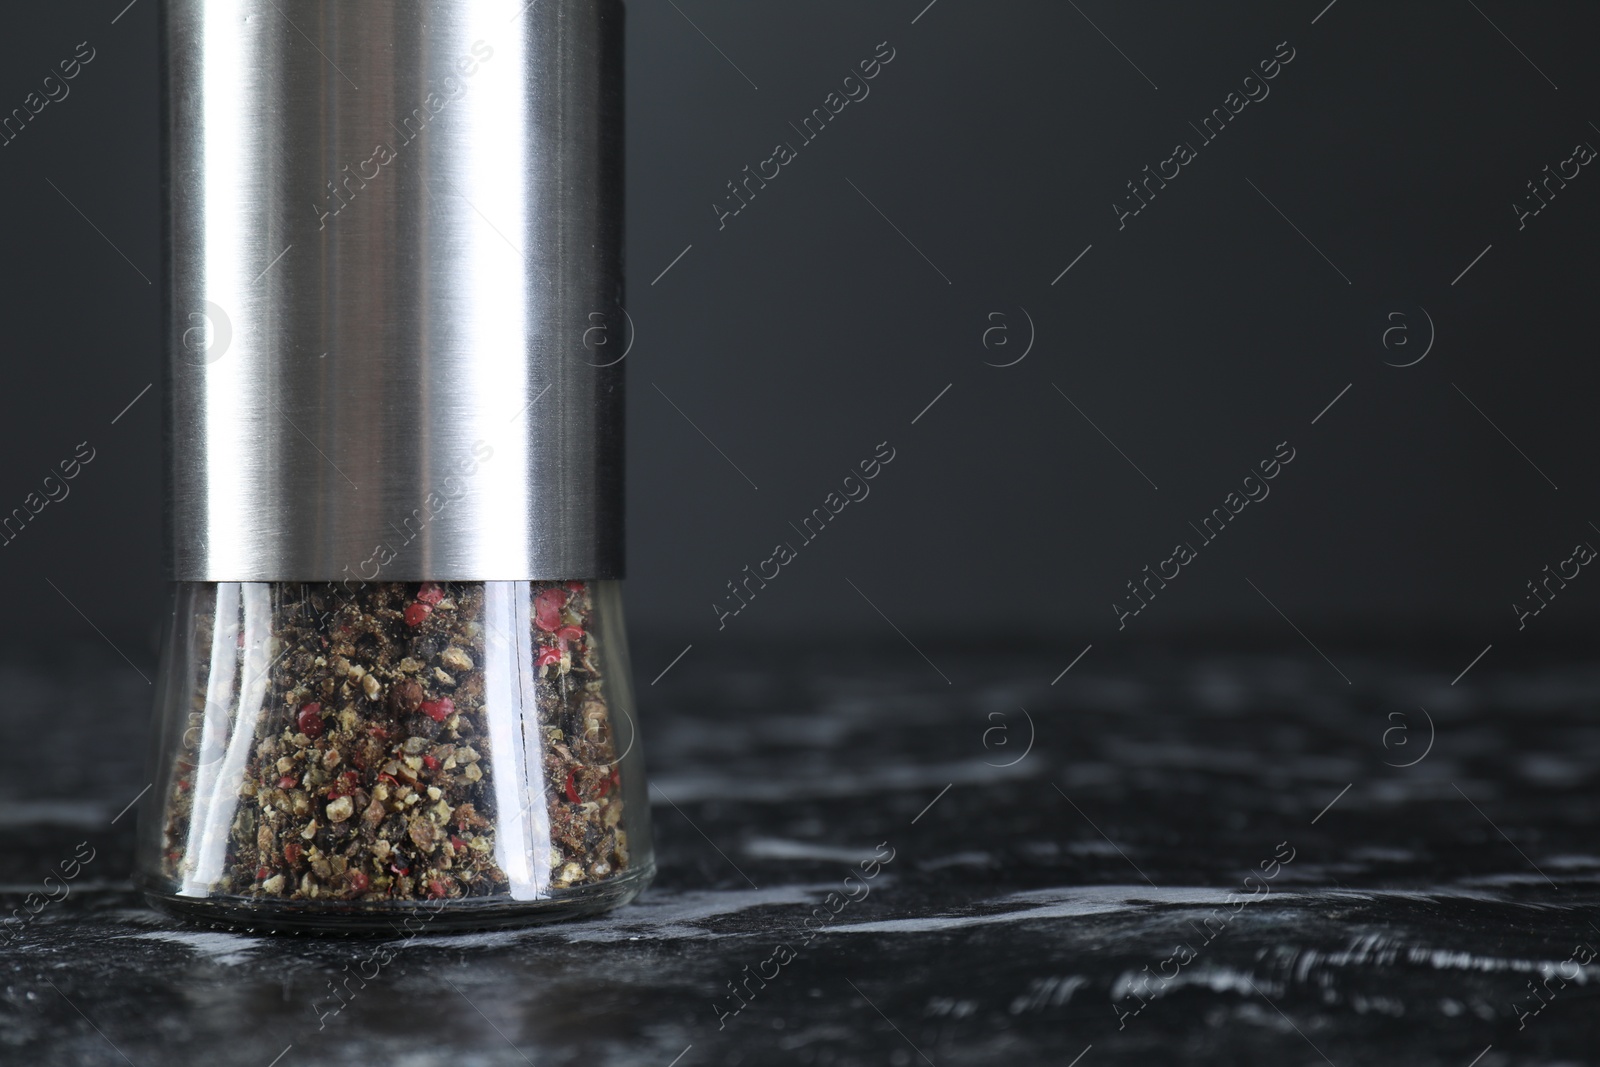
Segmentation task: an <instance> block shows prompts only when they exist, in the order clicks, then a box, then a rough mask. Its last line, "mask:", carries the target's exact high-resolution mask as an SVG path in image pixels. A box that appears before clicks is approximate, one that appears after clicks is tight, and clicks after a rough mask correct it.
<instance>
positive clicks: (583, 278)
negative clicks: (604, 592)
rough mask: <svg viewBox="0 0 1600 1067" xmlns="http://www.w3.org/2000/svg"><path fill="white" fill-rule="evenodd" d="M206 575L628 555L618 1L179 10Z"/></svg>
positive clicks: (190, 487)
mask: <svg viewBox="0 0 1600 1067" xmlns="http://www.w3.org/2000/svg"><path fill="white" fill-rule="evenodd" d="M162 11H163V19H162V31H161V32H162V37H163V46H164V50H165V52H164V55H165V63H164V73H163V77H164V83H165V84H164V101H165V105H164V106H165V116H164V130H165V134H166V145H165V153H164V157H165V159H164V162H165V166H166V189H167V218H166V241H167V258H166V263H165V270H166V299H167V306H166V321H167V324H168V328H169V338H168V348H169V356H168V359H167V374H166V387H167V388H166V404H167V407H166V417H167V449H168V492H169V500H168V504H169V507H168V509H167V510H168V516H169V522H170V531H169V534H170V536H169V538H168V542H169V547H170V560H169V563H170V570H171V576H172V577H173V578H175V579H177V580H180V581H343V580H349V579H358V580H384V581H389V580H395V581H414V580H425V579H434V580H465V581H478V580H482V581H490V580H529V579H557V578H614V577H620V576H621V574H622V569H623V558H622V555H623V528H622V488H623V470H622V465H623V436H622V435H623V419H622V417H623V366H622V360H621V358H620V357H621V356H623V355H624V354H625V353H626V349H627V346H628V345H629V344H630V343H631V340H632V337H631V323H629V321H628V320H627V318H626V313H625V312H624V311H623V309H622V303H621V300H622V259H621V257H622V22H623V8H622V3H621V0H538V2H537V3H535V4H531V5H528V4H526V0H166V2H165V3H164V5H163V8H162Z"/></svg>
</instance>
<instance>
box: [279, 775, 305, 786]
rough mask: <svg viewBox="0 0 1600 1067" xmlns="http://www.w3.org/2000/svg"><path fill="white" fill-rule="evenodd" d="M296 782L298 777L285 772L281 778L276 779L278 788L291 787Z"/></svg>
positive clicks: (297, 782)
mask: <svg viewBox="0 0 1600 1067" xmlns="http://www.w3.org/2000/svg"><path fill="white" fill-rule="evenodd" d="M298 784H300V779H298V778H296V777H295V776H294V775H292V774H286V775H284V776H283V777H282V778H279V779H278V788H279V789H293V788H294V787H295V786H296V785H298Z"/></svg>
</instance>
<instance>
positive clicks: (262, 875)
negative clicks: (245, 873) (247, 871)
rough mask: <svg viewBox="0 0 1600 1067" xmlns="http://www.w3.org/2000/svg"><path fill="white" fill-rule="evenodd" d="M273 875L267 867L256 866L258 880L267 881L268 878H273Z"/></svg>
mask: <svg viewBox="0 0 1600 1067" xmlns="http://www.w3.org/2000/svg"><path fill="white" fill-rule="evenodd" d="M271 877H272V871H270V870H269V869H267V868H266V867H257V868H256V881H258V882H265V881H266V880H267V879H268V878H271Z"/></svg>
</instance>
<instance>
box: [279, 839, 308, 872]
mask: <svg viewBox="0 0 1600 1067" xmlns="http://www.w3.org/2000/svg"><path fill="white" fill-rule="evenodd" d="M304 851H305V846H303V845H299V844H294V843H292V842H291V843H290V844H287V845H284V846H283V862H285V863H287V864H289V865H290V866H291V867H292V866H294V865H295V864H296V863H299V862H300V855H301V853H303V852H304Z"/></svg>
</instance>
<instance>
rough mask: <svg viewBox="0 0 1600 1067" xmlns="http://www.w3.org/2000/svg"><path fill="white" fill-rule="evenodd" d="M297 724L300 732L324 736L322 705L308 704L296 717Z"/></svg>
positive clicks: (312, 735) (309, 735)
mask: <svg viewBox="0 0 1600 1067" xmlns="http://www.w3.org/2000/svg"><path fill="white" fill-rule="evenodd" d="M295 724H296V725H297V726H299V727H300V732H301V733H303V734H305V735H306V736H307V737H321V736H322V726H323V723H322V705H321V704H307V705H305V706H304V707H303V708H301V709H300V714H299V715H297V716H296V717H295Z"/></svg>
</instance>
